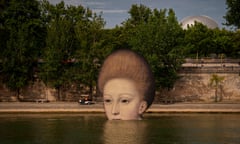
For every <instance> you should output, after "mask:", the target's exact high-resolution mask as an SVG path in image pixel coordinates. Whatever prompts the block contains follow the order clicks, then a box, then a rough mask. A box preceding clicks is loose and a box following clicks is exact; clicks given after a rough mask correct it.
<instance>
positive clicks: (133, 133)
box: [0, 114, 240, 144]
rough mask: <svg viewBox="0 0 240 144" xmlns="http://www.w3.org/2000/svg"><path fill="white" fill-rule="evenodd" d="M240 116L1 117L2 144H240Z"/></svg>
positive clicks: (45, 115)
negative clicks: (125, 118)
mask: <svg viewBox="0 0 240 144" xmlns="http://www.w3.org/2000/svg"><path fill="white" fill-rule="evenodd" d="M239 120H240V115H239V114H145V118H144V120H141V121H108V120H106V117H105V115H104V114H0V143H1V144H161V143H162V144H239V143H240V122H239Z"/></svg>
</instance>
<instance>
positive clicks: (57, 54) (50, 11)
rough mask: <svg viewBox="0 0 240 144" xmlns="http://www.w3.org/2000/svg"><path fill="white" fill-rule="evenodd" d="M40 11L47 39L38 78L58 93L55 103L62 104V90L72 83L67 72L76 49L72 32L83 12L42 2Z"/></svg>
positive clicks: (73, 32)
mask: <svg viewBox="0 0 240 144" xmlns="http://www.w3.org/2000/svg"><path fill="white" fill-rule="evenodd" d="M42 9H43V12H44V13H43V16H44V19H45V21H46V23H47V37H46V47H45V49H44V53H43V55H42V57H43V61H44V62H43V64H42V66H41V73H40V76H41V79H42V80H43V81H44V82H45V83H46V84H47V86H50V87H54V88H56V89H57V91H58V100H61V94H60V92H61V88H62V87H63V85H67V84H68V83H71V80H72V78H71V77H70V76H72V75H69V74H70V72H69V70H72V69H71V67H72V65H70V64H71V63H72V60H73V58H74V52H75V49H76V37H75V30H74V28H75V26H76V23H77V22H78V21H79V20H81V19H82V17H83V13H84V8H83V7H82V6H79V7H74V6H65V3H64V2H63V1H62V2H60V3H58V4H56V5H52V4H50V3H49V2H48V1H43V2H42Z"/></svg>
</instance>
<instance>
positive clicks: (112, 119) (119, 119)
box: [112, 118, 121, 120]
mask: <svg viewBox="0 0 240 144" xmlns="http://www.w3.org/2000/svg"><path fill="white" fill-rule="evenodd" d="M112 120H121V119H117V118H116V119H112Z"/></svg>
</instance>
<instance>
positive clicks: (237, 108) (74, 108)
mask: <svg viewBox="0 0 240 144" xmlns="http://www.w3.org/2000/svg"><path fill="white" fill-rule="evenodd" d="M65 112H66V113H102V112H104V109H103V104H102V103H97V104H93V105H80V104H79V103H77V102H50V103H34V102H0V113H65ZM147 112H149V113H194V112H197V113H240V103H231V104H226V103H211V104H200V103H196V104H188V103H176V104H153V105H152V106H151V107H150V108H149V109H148V110H147Z"/></svg>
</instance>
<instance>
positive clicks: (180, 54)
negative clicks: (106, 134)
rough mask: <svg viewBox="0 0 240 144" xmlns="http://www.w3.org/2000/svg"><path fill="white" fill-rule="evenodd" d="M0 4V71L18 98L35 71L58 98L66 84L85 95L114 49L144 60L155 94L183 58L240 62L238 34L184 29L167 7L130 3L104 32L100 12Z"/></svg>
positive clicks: (27, 2)
mask: <svg viewBox="0 0 240 144" xmlns="http://www.w3.org/2000/svg"><path fill="white" fill-rule="evenodd" d="M228 2H229V3H230V0H229V1H228ZM233 2H235V1H233ZM0 4H1V7H0V8H1V9H0V50H1V51H2V53H1V54H0V62H1V67H0V68H1V71H0V72H1V73H0V74H1V78H2V80H3V81H2V82H3V83H4V84H6V86H8V88H10V89H11V90H14V91H16V92H18V94H19V92H20V90H21V89H22V88H23V87H25V86H27V85H28V84H29V82H32V81H34V79H35V77H36V73H37V76H38V78H39V79H40V80H41V81H43V82H44V83H45V84H46V85H47V86H48V87H53V88H55V89H57V90H58V92H59V93H58V99H59V100H61V94H60V92H61V90H63V89H64V88H65V89H67V87H68V86H69V85H73V84H75V85H80V84H83V85H84V86H86V87H89V89H90V91H89V94H90V95H92V92H93V88H94V87H96V81H97V76H98V72H99V68H100V66H101V64H102V62H103V61H104V59H105V57H106V56H107V55H108V54H110V53H111V52H112V51H113V50H115V49H119V48H128V49H133V50H135V51H136V52H138V53H139V54H141V55H143V56H144V57H145V58H146V59H147V61H148V62H149V64H150V66H151V68H152V70H153V73H154V75H155V79H156V84H157V85H156V86H157V88H156V89H160V88H167V89H170V88H172V87H173V85H174V83H175V81H176V80H177V79H178V73H177V72H178V69H179V68H180V66H181V64H182V62H183V60H184V58H189V57H190V58H195V57H196V56H198V57H209V56H210V55H211V54H213V53H214V54H216V55H219V56H223V55H224V56H225V57H231V58H239V57H240V47H239V46H240V34H239V31H228V30H225V29H219V28H216V29H209V28H207V27H206V26H204V25H203V24H201V23H195V25H193V26H192V27H189V28H188V29H186V30H184V29H182V27H181V25H180V24H179V22H178V20H177V17H176V15H175V12H174V10H173V9H150V8H148V7H146V6H144V5H132V7H131V8H130V10H129V15H130V17H129V18H128V19H127V20H125V21H123V22H122V25H121V26H116V27H115V28H112V29H106V28H104V26H105V21H104V19H103V18H102V16H101V14H96V13H94V12H93V11H92V10H91V9H89V8H85V7H83V6H81V5H79V6H71V5H65V3H64V2H63V1H62V2H60V3H58V4H55V5H53V4H51V3H49V2H48V1H47V0H41V1H37V0H24V1H19V0H6V1H1V3H0ZM229 5H230V4H229ZM229 8H230V6H229ZM236 11H237V10H236ZM229 24H232V23H230V21H229Z"/></svg>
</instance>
